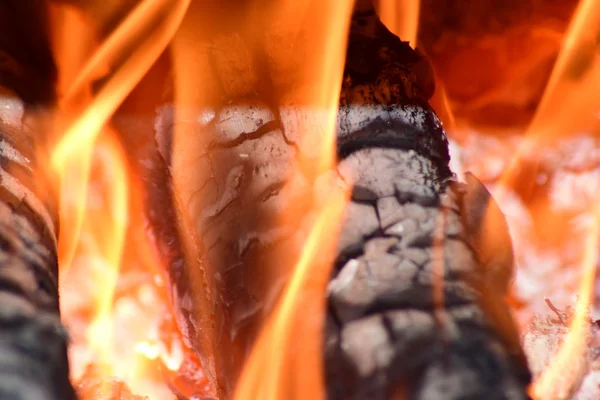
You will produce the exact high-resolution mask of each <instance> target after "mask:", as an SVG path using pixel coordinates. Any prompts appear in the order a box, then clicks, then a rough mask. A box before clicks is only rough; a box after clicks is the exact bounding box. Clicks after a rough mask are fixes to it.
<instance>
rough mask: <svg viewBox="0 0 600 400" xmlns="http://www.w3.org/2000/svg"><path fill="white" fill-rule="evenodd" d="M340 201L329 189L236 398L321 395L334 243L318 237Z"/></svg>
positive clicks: (331, 223) (334, 222)
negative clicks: (325, 325)
mask: <svg viewBox="0 0 600 400" xmlns="http://www.w3.org/2000/svg"><path fill="white" fill-rule="evenodd" d="M346 202H347V200H346V196H345V195H343V194H340V193H338V194H335V195H334V196H333V198H331V199H330V200H329V203H328V204H327V205H326V206H325V207H324V209H323V210H321V211H320V214H319V217H318V220H317V221H316V223H315V224H314V227H313V229H312V231H311V233H310V235H309V237H308V239H307V241H306V244H305V246H304V250H303V252H302V256H301V258H300V260H299V261H298V264H297V265H296V268H295V270H294V273H293V275H292V278H291V279H290V282H289V283H288V286H287V288H286V290H285V292H284V294H283V295H282V298H281V302H280V303H279V305H278V307H277V308H276V309H275V311H274V312H273V314H272V315H271V317H270V318H269V320H268V321H267V322H266V325H265V327H264V328H263V330H262V332H261V334H260V337H259V338H258V340H257V341H256V343H255V344H254V348H253V349H252V353H251V354H250V357H249V358H248V360H247V361H246V365H245V366H244V370H243V372H242V375H241V377H240V380H239V382H238V386H237V388H236V394H235V397H234V398H235V399H236V400H246V399H247V400H249V399H264V400H278V399H307V398H310V399H317V400H318V399H324V398H325V391H324V385H323V377H324V372H323V365H322V364H323V361H322V335H323V327H324V320H323V318H322V316H323V314H324V308H325V296H323V293H324V292H325V286H326V285H327V282H328V278H329V272H330V265H331V263H332V261H333V260H332V256H333V250H334V246H333V244H334V243H332V242H329V241H325V245H324V244H323V239H324V238H325V237H328V238H329V237H331V236H332V235H333V236H335V235H336V231H337V229H339V225H340V224H339V220H340V217H341V214H342V213H341V211H342V210H343V209H344V205H345V204H346ZM315 316H321V318H315ZM300 343H302V344H301V345H300ZM265 377H268V378H266V379H265Z"/></svg>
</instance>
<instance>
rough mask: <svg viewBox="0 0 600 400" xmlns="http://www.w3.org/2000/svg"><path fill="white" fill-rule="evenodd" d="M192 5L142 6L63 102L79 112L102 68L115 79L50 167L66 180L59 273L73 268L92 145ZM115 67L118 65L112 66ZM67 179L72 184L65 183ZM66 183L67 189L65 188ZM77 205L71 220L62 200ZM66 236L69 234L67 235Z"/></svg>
mask: <svg viewBox="0 0 600 400" xmlns="http://www.w3.org/2000/svg"><path fill="white" fill-rule="evenodd" d="M189 2H190V0H161V1H150V0H146V1H144V2H142V3H141V4H140V5H139V6H138V7H137V8H136V9H135V10H134V11H133V12H132V13H131V15H129V16H128V17H127V18H126V19H125V21H124V22H123V23H122V24H121V25H120V26H119V27H118V28H117V29H116V30H115V32H114V33H113V34H112V35H111V36H110V37H109V38H108V39H107V40H106V42H104V43H103V44H102V46H101V47H100V49H99V50H98V51H97V52H96V53H95V55H94V56H93V57H92V59H91V60H90V61H89V62H88V64H87V65H86V66H85V67H84V68H83V70H82V73H81V75H80V77H78V78H77V79H75V83H74V84H73V86H72V88H71V89H70V90H69V92H68V95H67V97H65V98H64V99H63V100H62V101H61V108H62V109H63V110H73V109H77V108H79V107H78V105H77V102H78V101H80V99H81V93H82V92H83V91H84V90H86V88H88V87H89V84H90V83H91V81H90V80H91V79H92V78H95V77H97V76H96V75H95V74H97V73H98V68H100V66H107V65H108V66H110V67H111V68H112V74H110V76H109V79H107V80H106V82H105V83H104V85H102V87H101V88H100V89H99V91H98V93H97V94H96V95H94V97H93V99H92V100H91V102H90V104H89V105H87V106H86V107H85V109H84V110H83V111H82V112H81V113H80V114H79V115H78V116H77V117H76V118H75V119H74V122H73V123H72V124H70V125H69V127H68V129H67V130H66V133H65V134H64V135H63V136H62V138H61V140H60V142H59V143H58V144H57V145H56V147H55V148H54V150H53V152H52V158H51V164H52V167H53V168H54V169H55V170H56V171H57V172H58V175H59V176H61V177H63V179H62V182H63V183H62V185H61V196H60V199H61V207H60V208H61V212H60V214H61V215H60V219H61V221H60V224H61V227H62V229H63V232H62V234H61V235H60V242H59V250H60V251H59V253H60V257H61V268H66V267H68V266H69V265H70V263H71V260H72V257H73V252H74V250H75V246H76V243H77V240H78V237H79V232H80V229H81V223H82V220H83V212H84V204H85V197H86V192H87V181H88V176H89V160H90V158H91V151H92V148H93V144H94V141H95V139H96V137H97V135H98V133H99V132H100V130H101V129H102V127H103V126H104V124H105V123H106V121H107V120H108V119H109V118H110V116H111V115H112V114H113V113H114V112H115V111H116V109H117V108H118V107H119V105H120V104H121V103H122V102H123V100H124V99H125V98H126V96H127V95H128V94H129V93H130V92H131V91H132V90H133V88H134V87H135V86H136V85H137V83H138V82H139V81H140V80H141V78H142V77H143V76H144V74H145V73H146V72H147V71H148V69H149V68H150V67H151V66H152V64H153V63H154V62H155V61H156V59H157V58H158V57H159V56H160V54H161V53H162V52H163V51H164V49H165V48H166V46H167V45H168V43H169V42H170V40H171V38H172V37H173V35H174V34H175V32H176V30H177V27H178V26H179V24H180V23H181V20H182V19H183V16H184V14H185V11H186V9H187V7H188V5H189ZM115 63H117V64H118V65H113V64H115ZM67 174H68V175H69V179H68V181H67V180H65V179H64V178H65V177H66V175H67ZM66 182H68V185H67V184H66ZM67 198H69V199H74V201H75V204H77V205H78V206H77V207H76V208H75V213H74V214H73V211H72V209H71V208H70V207H69V205H68V204H64V203H63V199H67ZM65 230H66V231H65Z"/></svg>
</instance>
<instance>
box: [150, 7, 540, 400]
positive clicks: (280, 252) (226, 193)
mask: <svg viewBox="0 0 600 400" xmlns="http://www.w3.org/2000/svg"><path fill="white" fill-rule="evenodd" d="M360 6H361V7H360V8H359V9H357V12H356V13H355V15H354V17H353V21H352V28H351V32H350V41H349V45H348V53H347V58H346V68H345V71H344V79H343V87H342V88H341V100H340V108H339V112H338V121H337V137H338V156H339V166H338V171H339V174H340V176H341V177H342V178H344V177H346V178H349V180H350V181H351V182H353V183H354V189H353V193H352V198H351V202H350V203H349V204H348V206H347V209H346V216H345V219H344V222H343V225H342V230H341V235H340V238H339V244H338V253H337V258H336V262H335V270H334V274H333V276H332V280H331V283H330V285H329V289H328V293H327V297H328V303H329V311H328V315H327V329H326V331H325V332H324V335H325V348H324V357H325V367H326V371H327V376H326V381H325V382H326V387H327V391H328V395H329V398H331V399H345V398H354V399H367V398H368V399H386V398H393V397H394V396H400V395H406V396H407V398H411V399H425V398H448V399H459V398H486V397H489V398H493V399H525V398H527V394H526V387H527V385H528V384H529V382H530V379H531V376H530V372H529V369H528V366H527V362H526V360H525V357H524V355H523V351H522V349H521V346H520V344H519V337H518V333H517V329H516V326H515V324H514V321H513V319H512V316H511V314H510V311H509V309H508V306H507V305H506V304H505V303H504V301H503V296H504V295H505V294H506V288H507V287H508V286H509V283H510V282H509V281H510V279H511V277H512V267H513V266H512V249H511V247H510V239H509V237H508V234H507V232H505V231H503V230H505V229H506V224H505V222H504V221H503V219H502V218H501V216H499V215H498V214H497V211H498V210H497V206H496V205H495V204H494V203H493V200H492V199H491V198H490V197H489V194H488V193H487V191H485V190H482V188H481V185H480V184H479V185H478V184H477V183H474V181H473V180H471V181H470V183H469V184H467V185H464V184H461V183H458V182H456V181H455V179H454V176H453V174H452V172H451V171H450V169H449V167H448V163H449V154H448V143H447V140H446V136H445V133H444V130H443V127H442V125H441V123H440V122H439V120H438V118H437V117H436V115H435V113H434V111H433V110H432V109H431V108H430V107H429V105H428V104H427V101H428V99H429V98H430V97H431V95H432V93H433V91H434V82H433V74H432V71H431V68H430V66H429V64H428V61H427V60H426V59H425V57H424V56H423V55H421V54H419V53H418V52H415V51H413V50H412V49H410V47H409V46H408V44H407V43H403V42H401V41H400V40H399V39H398V38H397V37H395V36H394V35H392V34H391V33H390V32H389V31H387V30H386V29H385V28H384V27H383V25H382V24H381V23H380V21H379V20H378V18H377V17H376V15H375V14H374V11H373V10H372V8H371V7H370V6H368V5H367V6H365V2H361V4H360ZM192 9H193V7H192ZM217 21H218V20H216V21H213V24H214V26H215V27H218V26H219V24H218V23H217ZM232 26H236V24H234V23H231V21H230V24H229V25H227V27H226V29H225V28H224V30H225V31H226V32H222V31H221V32H220V31H219V30H218V28H214V29H216V31H215V32H212V35H211V38H210V39H209V40H208V42H207V43H204V42H203V43H199V44H198V46H199V47H200V48H201V49H202V52H201V54H200V55H198V58H197V59H195V60H194V61H195V62H197V64H198V66H199V68H200V70H201V72H199V73H201V74H205V75H203V76H206V77H208V78H209V79H207V82H209V83H207V85H206V86H205V87H203V88H202V90H203V93H204V94H205V96H204V97H203V99H204V100H205V101H206V103H207V104H202V105H200V106H199V107H198V108H197V109H192V110H190V113H186V112H181V111H182V110H181V109H180V110H179V111H180V115H187V116H188V117H186V118H183V119H181V120H178V119H177V118H176V115H175V113H174V110H173V108H172V107H165V108H163V110H162V111H161V112H160V115H159V118H158V121H157V124H156V127H157V135H158V137H157V141H158V143H160V144H161V147H160V148H161V151H162V154H163V159H164V160H166V161H167V162H168V163H169V173H170V174H171V175H172V176H173V185H174V186H173V191H172V192H171V193H170V194H169V196H171V195H172V196H173V198H174V199H173V203H174V205H175V209H176V212H177V215H178V218H179V221H180V230H179V233H178V236H177V240H178V241H179V242H178V243H183V244H184V246H183V247H184V251H185V252H187V259H186V262H185V263H184V262H183V260H182V258H181V256H180V255H178V256H174V255H171V256H172V257H173V258H172V260H171V263H170V264H169V269H170V273H171V280H172V285H173V299H174V301H175V302H176V304H177V306H178V310H179V313H178V321H179V324H180V327H181V328H182V330H183V332H184V334H185V335H186V337H187V339H188V341H189V344H190V346H191V347H192V348H193V349H194V350H195V351H196V352H197V353H198V354H199V356H200V358H201V360H202V362H203V367H204V369H205V372H206V374H207V376H208V377H209V378H210V379H211V380H212V382H213V383H214V385H215V387H216V389H217V391H218V393H219V395H220V398H222V399H227V398H230V397H231V395H232V394H233V390H234V388H235V384H236V380H237V378H238V376H239V373H240V370H241V368H242V367H243V363H244V360H245V358H246V356H247V354H248V353H249V351H250V349H251V348H252V344H253V343H254V339H255V338H256V335H257V333H258V331H259V329H260V326H261V323H262V322H263V321H264V316H265V314H266V313H268V311H269V310H271V309H272V307H273V304H274V302H275V300H276V299H277V295H278V294H279V293H280V290H281V287H282V286H283V284H284V283H285V281H286V279H287V277H288V274H289V271H288V270H286V269H285V268H284V267H283V265H285V264H286V263H287V262H289V260H290V259H295V258H296V256H297V255H298V251H299V250H300V249H298V248H297V246H295V244H296V239H298V232H300V231H301V230H302V226H303V221H302V218H300V220H298V221H289V223H288V225H285V226H282V224H281V223H280V221H281V218H282V217H283V216H285V215H288V214H290V210H289V207H291V205H292V204H293V205H294V207H296V208H297V209H295V210H294V213H298V214H299V215H309V214H310V206H311V204H307V203H306V202H304V203H302V202H300V203H294V202H293V201H292V199H293V196H294V194H297V196H298V198H302V196H301V193H302V192H303V191H304V192H306V191H309V190H311V188H312V184H313V183H312V182H310V181H309V179H308V177H307V176H308V175H310V171H298V170H296V169H294V168H293V167H292V165H293V164H294V162H295V160H296V159H297V158H299V157H305V156H306V153H310V149H304V148H301V147H300V146H299V144H298V143H299V141H298V140H297V139H298V134H299V132H298V129H297V122H298V121H299V120H300V121H306V120H310V119H311V118H317V117H316V116H315V115H313V113H315V112H316V111H314V110H311V109H310V105H308V107H307V105H301V106H304V107H298V106H294V105H289V104H287V103H286V102H285V99H286V98H287V95H288V94H289V92H290V91H292V90H294V89H297V88H294V85H293V83H294V77H295V76H297V75H295V73H297V71H298V68H299V64H300V63H301V62H302V57H301V56H299V55H298V54H291V53H290V50H288V57H283V56H282V55H281V53H278V52H282V51H284V50H282V49H281V48H279V49H274V47H277V43H271V42H269V40H272V41H276V39H273V38H272V37H270V36H269V35H267V37H266V38H265V40H266V41H267V42H268V43H267V44H266V45H265V49H262V53H261V51H257V50H256V43H255V42H251V41H250V42H249V41H248V40H249V39H248V37H247V36H245V34H244V33H243V32H242V33H240V32H236V31H235V29H234V28H232ZM231 30H233V31H234V33H232V32H231ZM273 36H274V37H275V38H278V36H277V35H273ZM269 46H271V47H269ZM280 47H286V46H281V45H280ZM288 47H289V46H288ZM286 48H287V47H286ZM265 54H267V56H266V57H265ZM278 56H279V57H278ZM266 60H270V61H271V63H269V62H267V61H266ZM211 101H213V102H212V103H211ZM184 111H185V110H184ZM192 117H193V119H192ZM178 124H191V126H193V127H194V129H197V132H198V135H189V136H185V137H184V138H183V139H182V138H179V140H183V142H182V143H180V144H179V147H177V149H176V150H175V151H173V147H172V141H171V140H170V139H169V138H170V137H171V135H172V133H173V127H174V126H177V125H178ZM473 179H474V178H473ZM163 190H164V191H165V192H168V187H165V186H163ZM309 203H310V202H309ZM488 209H492V211H493V212H494V214H495V217H494V220H496V221H499V222H500V223H499V224H498V226H497V227H496V229H498V230H499V231H501V234H500V235H499V236H498V237H499V238H501V240H500V241H499V243H494V244H493V246H492V245H490V244H489V243H487V242H486V241H485V240H481V237H480V235H487V234H489V232H490V230H489V229H490V228H489V227H488V226H486V225H485V221H484V220H482V219H485V217H484V216H486V215H488V214H487V213H486V212H483V210H488ZM306 218H308V217H306ZM158 229H159V230H161V231H164V230H163V229H162V228H160V227H159V228H158ZM300 236H301V235H300ZM173 238H174V236H173V235H169V240H170V241H171V242H170V243H173V241H172V240H173ZM436 268H439V269H440V271H438V270H437V269H436ZM438 281H439V282H440V283H441V285H438V286H436V285H437V284H436V282H438ZM307 318H310V316H307ZM289 373H292V374H293V371H290V372H289ZM265 379H269V377H268V376H266V377H265Z"/></svg>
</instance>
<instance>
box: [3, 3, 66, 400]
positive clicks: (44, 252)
mask: <svg viewBox="0 0 600 400" xmlns="http://www.w3.org/2000/svg"><path fill="white" fill-rule="evenodd" d="M44 11H45V7H44V2H43V1H31V2H27V3H23V2H19V1H3V2H2V3H1V4H0V21H1V23H0V25H1V26H2V29H1V30H0V57H2V59H3V63H2V67H1V72H0V84H1V85H2V90H1V93H2V98H1V100H0V101H2V106H1V108H2V113H1V114H0V118H1V123H0V160H1V170H0V243H1V246H0V248H1V249H0V301H1V302H2V306H0V326H1V328H0V337H1V338H2V340H0V370H1V371H2V373H1V374H0V397H1V398H6V399H8V398H10V399H57V400H58V399H61V400H62V399H74V398H75V394H74V391H73V388H72V386H71V384H70V383H69V367H68V363H67V352H66V343H67V334H66V331H65V329H64V328H63V326H62V324H61V321H60V315H59V306H58V288H57V284H58V267H57V255H56V234H57V231H58V227H57V226H56V224H57V223H56V206H55V199H54V194H53V191H52V190H51V186H50V180H49V175H48V174H47V173H46V170H47V167H46V165H45V159H44V155H43V150H44V149H45V146H46V145H47V143H46V142H47V140H48V137H47V135H46V134H45V132H48V126H45V125H44V124H43V123H42V122H41V121H40V119H38V118H37V116H38V115H37V114H36V111H39V109H40V108H41V107H48V106H51V103H52V101H53V100H54V86H53V85H54V79H55V70H54V67H53V62H52V58H51V55H50V52H49V46H48V42H47V37H48V36H47V32H48V31H47V24H46V19H45V17H46V14H45V12H44Z"/></svg>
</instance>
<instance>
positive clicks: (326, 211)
mask: <svg viewBox="0 0 600 400" xmlns="http://www.w3.org/2000/svg"><path fill="white" fill-rule="evenodd" d="M353 6H354V4H353V1H350V0H345V1H336V2H321V1H310V0H304V1H297V0H288V1H280V2H279V3H278V4H277V6H276V7H275V9H274V11H273V14H272V15H273V18H274V19H275V20H277V21H282V22H283V23H284V24H287V25H288V26H291V27H296V26H298V24H300V23H303V21H304V19H303V16H307V15H310V16H311V18H313V21H312V23H311V25H312V27H311V32H310V33H309V35H308V40H307V44H306V46H307V47H308V48H310V51H308V52H307V54H308V56H307V58H306V59H305V64H304V65H303V66H302V74H301V77H300V79H299V84H301V85H305V86H306V88H307V89H306V90H304V91H301V92H300V93H296V94H293V95H292V96H291V98H290V99H288V101H289V104H291V107H294V106H296V107H298V105H308V107H306V112H307V113H313V114H314V113H315V112H316V113H317V115H318V121H314V118H315V117H313V121H312V122H311V123H308V124H304V123H300V124H298V130H299V142H300V143H299V148H300V149H310V151H309V153H310V155H309V156H308V157H307V155H306V153H305V154H303V156H304V157H300V161H299V165H298V166H297V168H299V169H300V170H303V171H307V170H312V171H313V174H314V175H313V179H316V180H318V178H319V177H320V178H321V179H324V180H325V181H327V180H328V179H329V177H330V176H331V175H330V174H331V172H330V171H332V170H333V169H334V168H335V165H336V156H335V154H336V153H335V143H336V129H335V126H336V116H337V109H338V101H339V92H340V88H341V86H342V71H343V67H344V62H345V54H346V42H347V34H348V30H349V27H350V17H351V14H352V9H353ZM315 148H316V149H318V150H317V151H316V152H315V151H314V149H315ZM301 151H302V150H301ZM315 166H316V168H315ZM314 182H315V187H314V189H313V190H316V191H317V193H316V195H317V196H318V197H321V198H322V199H323V200H324V201H323V202H322V204H317V206H316V210H315V213H316V218H315V222H314V224H313V225H312V226H311V228H310V233H309V235H308V237H307V239H306V242H305V243H304V245H303V249H302V252H301V255H300V258H299V260H298V262H297V263H296V265H295V266H294V268H293V270H292V272H291V277H290V279H289V281H288V284H287V287H286V289H285V291H284V293H283V294H282V295H281V299H280V301H279V303H278V306H277V307H276V308H275V310H274V311H273V312H272V314H271V315H270V317H269V318H268V320H267V321H266V323H265V325H264V327H263V328H262V331H261V333H260V335H259V338H258V339H257V340H256V342H255V344H254V346H253V349H252V352H251V354H250V357H249V358H248V360H247V361H246V364H245V366H244V369H243V370H242V374H241V377H240V379H239V382H238V386H237V388H236V392H235V399H236V400H252V399H265V400H277V399H283V398H286V399H294V398H297V399H299V398H311V399H324V398H325V388H324V382H323V379H324V378H323V377H324V372H323V360H322V348H323V346H322V337H323V335H322V331H323V328H324V324H325V296H324V293H325V287H326V285H327V282H328V280H329V276H330V270H331V266H332V264H333V255H334V250H335V247H336V246H335V245H336V238H337V231H338V229H339V226H340V222H341V217H342V212H343V210H344V208H345V205H346V204H347V196H348V189H349V188H347V187H346V188H345V190H341V191H340V192H335V191H334V192H333V193H332V192H331V190H330V189H326V190H323V191H321V193H318V192H319V187H318V184H319V182H317V181H314ZM331 183H332V182H327V183H326V185H327V184H329V185H331ZM326 187H327V186H326ZM308 195H309V196H314V194H313V193H309V194H308ZM297 217H298V216H286V217H284V221H282V223H284V224H286V223H290V222H291V221H287V218H289V219H290V220H291V219H293V218H297ZM306 315H310V321H307V319H306V318H305V316H306ZM297 343H302V349H301V350H300V349H299V348H298V345H297ZM292 371H293V372H292ZM292 374H293V377H292ZM265 377H269V379H265Z"/></svg>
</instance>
